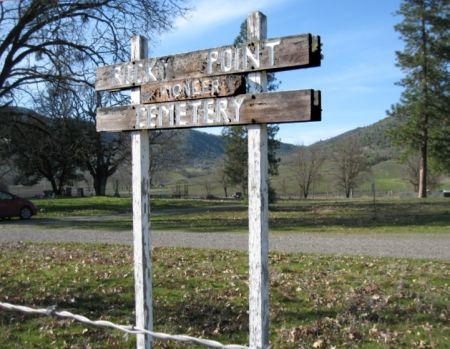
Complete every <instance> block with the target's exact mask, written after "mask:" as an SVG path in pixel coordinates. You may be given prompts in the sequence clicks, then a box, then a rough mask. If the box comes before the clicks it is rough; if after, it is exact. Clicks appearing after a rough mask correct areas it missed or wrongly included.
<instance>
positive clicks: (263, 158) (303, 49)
mask: <svg viewBox="0 0 450 349" xmlns="http://www.w3.org/2000/svg"><path fill="white" fill-rule="evenodd" d="M266 33H267V22H266V17H265V16H264V15H263V14H262V13H260V12H254V13H252V14H251V15H250V16H248V18H247V34H248V35H247V36H248V37H249V39H250V40H249V41H248V42H247V43H245V44H243V45H241V46H238V47H235V46H223V47H219V48H213V49H208V50H201V51H196V52H190V53H183V54H177V55H173V56H167V57H160V58H146V57H147V48H146V47H147V41H146V39H145V38H143V37H140V36H136V37H133V39H132V54H131V56H132V61H131V62H127V63H121V64H115V65H110V66H106V67H101V68H98V69H97V80H96V84H95V88H96V90H97V91H117V90H123V89H131V102H132V105H129V106H121V107H110V108H98V109H97V131H107V132H120V131H131V135H132V137H131V139H132V142H131V143H132V176H133V241H134V242H133V245H134V247H133V249H134V270H135V273H134V274H135V289H136V291H135V303H136V325H137V326H138V327H142V328H146V329H149V330H151V329H152V322H153V320H152V292H151V257H150V252H149V251H150V247H151V236H150V229H149V217H148V216H149V210H150V205H149V199H148V195H149V183H150V180H149V140H148V139H149V137H148V131H149V130H155V129H172V128H190V127H211V126H231V125H249V126H248V159H249V161H248V179H249V190H248V201H249V203H248V205H249V279H250V280H249V288H250V292H249V315H250V316H249V329H250V336H249V342H250V347H251V349H268V348H269V347H270V346H269V315H268V314H269V304H268V302H269V299H268V285H269V277H268V208H267V201H268V189H267V183H268V170H267V169H268V163H267V128H266V126H265V124H269V123H286V122H306V121H320V119H321V95H320V91H316V90H311V89H309V90H298V91H285V92H266V88H267V78H266V75H265V72H267V71H282V70H291V69H298V68H309V67H316V66H319V65H320V61H321V46H320V37H318V36H313V35H311V34H304V35H296V36H286V37H281V38H276V39H267V38H266ZM151 347H152V340H151V338H150V337H149V336H147V335H143V334H139V335H137V348H138V349H151Z"/></svg>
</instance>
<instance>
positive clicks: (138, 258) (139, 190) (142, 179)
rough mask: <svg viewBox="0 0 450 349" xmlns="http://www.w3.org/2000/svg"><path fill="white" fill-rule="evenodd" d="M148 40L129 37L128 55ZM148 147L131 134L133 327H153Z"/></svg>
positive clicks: (140, 344) (143, 136) (139, 134)
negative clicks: (134, 316) (129, 50)
mask: <svg viewBox="0 0 450 349" xmlns="http://www.w3.org/2000/svg"><path fill="white" fill-rule="evenodd" d="M147 51H148V43H147V39H146V38H144V37H143V36H134V37H133V38H132V39H131V56H132V57H133V58H136V59H141V58H145V57H147ZM131 103H134V104H139V103H140V91H139V89H138V88H137V89H134V90H132V91H131ZM149 159H150V149H149V137H148V131H147V130H140V131H135V132H133V133H132V134H131V164H132V165H131V168H132V184H133V254H134V256H133V257H134V258H133V260H134V289H135V311H136V326H138V327H140V328H145V329H146V330H149V331H151V330H153V305H152V259H151V256H150V251H151V234H150V221H149V214H150V200H149V192H150V176H149V172H150V171H149V168H150V163H149ZM136 348H137V349H151V348H152V338H151V337H150V336H149V335H144V334H138V335H137V338H136Z"/></svg>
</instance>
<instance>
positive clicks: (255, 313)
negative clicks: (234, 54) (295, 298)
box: [247, 12, 269, 349]
mask: <svg viewBox="0 0 450 349" xmlns="http://www.w3.org/2000/svg"><path fill="white" fill-rule="evenodd" d="M247 38H248V39H249V40H264V39H266V38H267V19H266V16H264V15H263V14H262V13H261V12H254V13H252V14H251V15H249V16H248V17H247ZM248 80H249V85H250V91H249V92H252V93H255V94H256V93H260V92H265V91H267V73H266V72H261V73H251V74H249V75H248ZM268 181H269V177H268V155H267V125H266V124H256V125H249V126H248V232H249V244H248V255H249V329H250V337H249V342H250V348H252V349H259V348H260V349H269V238H268V233H269V207H268V206H269V196H268V189H267V187H268Z"/></svg>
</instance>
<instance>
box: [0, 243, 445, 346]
mask: <svg viewBox="0 0 450 349" xmlns="http://www.w3.org/2000/svg"><path fill="white" fill-rule="evenodd" d="M449 267H450V263H448V262H438V261H426V260H423V261H421V260H406V259H392V258H370V257H330V256H319V255H301V254H292V255H286V254H275V253H273V254H271V255H270V287H271V296H270V297H271V300H270V319H271V320H270V322H271V325H270V338H271V343H272V345H273V348H280V349H289V348H433V349H434V348H442V349H444V348H449V347H450V314H449V304H450V268H449ZM153 268H154V269H153V291H154V318H155V329H156V330H158V331H163V332H169V333H185V334H190V335H194V336H202V337H206V338H210V339H215V340H219V341H222V342H225V343H235V344H246V343H247V340H248V339H247V334H248V315H247V304H248V303H247V302H248V301H247V297H248V290H247V278H248V276H247V255H246V254H244V253H240V252H231V251H221V252H217V251H207V250H189V249H169V248H164V249H155V250H154V251H153ZM132 275H133V272H132V251H131V249H130V248H129V247H125V246H105V245H81V244H65V245H56V244H22V243H20V244H9V245H3V246H0V301H5V302H11V303H15V304H26V305H29V306H34V307H48V306H56V307H57V308H58V310H61V309H65V310H69V311H72V312H75V313H78V314H82V315H85V316H88V317H90V318H92V319H99V318H101V319H105V320H111V321H114V322H118V323H122V324H131V323H133V321H134V320H133V319H134V315H133V309H134V301H133V297H134V295H133V294H134V288H133V277H132ZM0 333H1V340H0V348H1V349H13V348H17V349H19V348H20V349H29V348H67V349H69V348H70V349H77V348H80V349H81V348H92V349H94V348H111V349H114V348H134V347H135V341H134V336H124V334H123V333H121V332H118V331H115V330H107V329H98V328H93V327H85V326H82V325H80V324H78V323H75V322H73V321H71V320H61V319H56V318H55V319H51V318H48V317H39V316H30V315H24V314H21V313H17V312H10V311H4V310H0ZM155 347H156V348H196V346H194V345H178V344H175V343H173V342H157V345H156V346H155Z"/></svg>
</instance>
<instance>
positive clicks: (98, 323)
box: [0, 302, 250, 349]
mask: <svg viewBox="0 0 450 349" xmlns="http://www.w3.org/2000/svg"><path fill="white" fill-rule="evenodd" d="M0 308H3V309H6V310H12V311H19V312H22V313H25V314H33V315H43V316H50V317H59V318H65V319H71V320H75V321H78V322H81V323H83V324H85V325H89V326H95V327H104V328H112V329H116V330H119V331H122V332H125V333H128V334H134V335H137V334H147V335H149V336H151V337H152V338H156V339H160V340H164V341H175V342H182V343H194V344H199V345H203V346H205V347H208V348H220V349H250V348H249V347H247V346H242V345H238V344H222V343H220V342H217V341H214V340H210V339H203V338H196V337H192V336H188V335H173V334H167V333H162V332H153V331H149V330H145V329H142V328H138V327H135V326H132V325H118V324H115V323H113V322H110V321H106V320H91V319H89V318H87V317H85V316H83V315H78V314H73V313H71V312H69V311H58V310H56V309H55V308H54V307H49V308H41V309H36V308H30V307H27V306H23V305H15V304H11V303H4V302H0Z"/></svg>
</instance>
